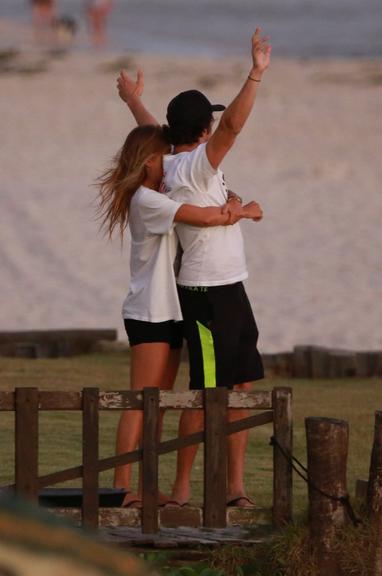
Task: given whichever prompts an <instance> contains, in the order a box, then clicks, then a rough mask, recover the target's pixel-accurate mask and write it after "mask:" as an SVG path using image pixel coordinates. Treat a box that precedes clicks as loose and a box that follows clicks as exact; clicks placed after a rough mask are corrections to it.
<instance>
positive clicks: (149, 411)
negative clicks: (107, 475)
mask: <svg viewBox="0 0 382 576" xmlns="http://www.w3.org/2000/svg"><path fill="white" fill-rule="evenodd" d="M158 432H159V389H158V388H145V389H144V390H143V441H142V446H143V456H142V533H143V534H153V533H155V532H158Z"/></svg>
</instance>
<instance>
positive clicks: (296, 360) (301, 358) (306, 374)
mask: <svg viewBox="0 0 382 576" xmlns="http://www.w3.org/2000/svg"><path fill="white" fill-rule="evenodd" d="M311 352H312V346H295V347H294V349H293V376H294V377H295V378H311V377H312V354H311Z"/></svg>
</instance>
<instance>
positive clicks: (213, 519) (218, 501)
mask: <svg viewBox="0 0 382 576" xmlns="http://www.w3.org/2000/svg"><path fill="white" fill-rule="evenodd" d="M227 406H228V390H227V389H226V388H207V389H206V390H205V391H204V409H205V412H204V428H205V438H204V505H203V510H204V514H203V525H204V526H205V527H206V528H225V527H226V525H227V511H226V494H227V436H226V431H227Z"/></svg>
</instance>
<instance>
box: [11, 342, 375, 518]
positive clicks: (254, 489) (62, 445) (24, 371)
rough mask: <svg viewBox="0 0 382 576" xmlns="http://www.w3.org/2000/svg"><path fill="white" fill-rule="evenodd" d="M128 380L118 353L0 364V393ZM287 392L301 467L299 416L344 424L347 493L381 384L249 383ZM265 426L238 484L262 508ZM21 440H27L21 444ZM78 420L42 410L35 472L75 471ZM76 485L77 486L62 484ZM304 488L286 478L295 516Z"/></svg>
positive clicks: (115, 385) (106, 426) (110, 420)
mask: <svg viewBox="0 0 382 576" xmlns="http://www.w3.org/2000/svg"><path fill="white" fill-rule="evenodd" d="M187 370H188V366H187V365H186V364H182V366H181V369H180V372H179V374H178V379H177V383H176V389H178V390H179V389H186V388H187ZM128 379H129V359H128V356H127V355H126V354H125V353H110V354H95V355H91V356H77V357H74V358H60V359H54V360H53V359H52V360H29V359H13V358H0V382H1V390H12V389H13V388H15V387H16V386H37V387H38V388H40V389H42V390H80V389H81V388H83V387H87V386H95V387H99V388H100V389H101V390H123V389H126V387H127V385H128ZM280 385H282V386H291V387H292V388H293V416H294V446H295V455H296V456H297V458H299V459H301V460H302V462H304V463H305V462H306V444H305V429H304V418H305V417H307V416H329V417H335V418H341V419H344V420H347V421H348V422H349V424H350V447H349V460H348V485H349V490H350V493H351V494H353V493H354V485H355V481H356V479H357V478H359V477H367V475H368V467H369V459H370V451H371V442H372V436H373V426H374V412H375V410H378V409H379V410H381V409H382V380H381V379H365V380H359V379H347V380H297V379H296V380H282V381H280V380H278V379H277V380H276V379H267V380H264V381H263V382H260V383H258V384H256V385H255V388H257V389H259V390H266V389H268V390H269V389H272V388H273V387H274V386H280ZM118 417H119V413H118V412H112V413H110V412H109V413H106V412H101V444H100V454H101V457H106V456H111V455H113V454H114V443H115V431H116V426H117V422H118ZM178 418H179V412H173V411H171V412H168V413H167V414H166V416H165V435H164V436H165V438H166V439H167V438H172V437H175V436H176V432H177V423H178ZM13 427H14V416H13V414H12V413H8V412H0V462H1V466H0V485H4V484H8V483H11V482H13V480H14V478H13V475H14V472H13V468H14V437H13ZM271 434H272V427H271V425H266V426H262V427H259V428H256V429H254V430H252V431H251V436H250V444H249V448H248V455H247V467H246V485H247V488H248V493H249V494H250V495H251V496H253V497H254V498H255V499H256V501H257V503H258V504H259V505H263V506H270V504H271V496H272V448H271V447H270V446H269V438H270V436H271ZM26 441H27V440H26ZM81 442H82V440H81V420H80V414H79V413H70V412H49V413H48V412H43V413H41V414H40V470H39V471H40V474H45V473H49V472H53V471H55V470H60V469H62V468H67V467H70V466H75V465H78V464H79V463H80V462H81V448H82V446H81ZM175 458H176V455H175V453H172V454H169V455H166V456H162V457H161V460H160V485H161V489H162V490H163V491H164V492H169V491H170V489H171V483H172V481H173V478H174V469H175ZM100 483H101V484H102V485H103V486H111V485H112V472H106V473H103V474H102V475H101V480H100ZM192 483H193V484H192V487H193V501H195V502H200V501H201V495H202V486H203V478H202V450H199V454H198V457H197V460H196V463H195V466H194V471H193V477H192ZM66 485H67V486H75V485H80V484H79V482H78V481H77V482H73V483H68V484H66ZM306 504H307V490H306V486H305V484H304V482H303V481H302V480H300V478H298V477H297V476H295V478H294V507H295V512H296V513H301V512H303V511H304V510H305V508H306Z"/></svg>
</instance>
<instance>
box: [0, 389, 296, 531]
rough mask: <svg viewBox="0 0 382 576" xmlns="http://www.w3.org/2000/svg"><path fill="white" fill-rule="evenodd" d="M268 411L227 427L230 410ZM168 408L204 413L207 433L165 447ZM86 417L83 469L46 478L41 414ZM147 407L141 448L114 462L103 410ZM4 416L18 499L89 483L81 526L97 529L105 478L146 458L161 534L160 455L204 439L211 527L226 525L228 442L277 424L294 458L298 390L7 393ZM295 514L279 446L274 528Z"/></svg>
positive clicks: (148, 492)
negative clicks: (10, 430) (161, 434)
mask: <svg viewBox="0 0 382 576" xmlns="http://www.w3.org/2000/svg"><path fill="white" fill-rule="evenodd" d="M243 408H246V409H249V410H255V411H261V412H260V413H256V414H254V415H252V416H249V417H247V418H244V419H241V420H237V421H234V422H230V423H229V422H227V410H228V409H243ZM162 409H167V410H184V409H186V410H187V409H204V410H205V430H204V431H202V432H197V433H195V434H192V435H189V436H186V437H182V438H175V439H171V440H166V441H164V442H158V440H157V430H158V419H159V412H160V410H162ZM50 410H68V411H81V412H82V423H83V425H82V428H83V435H82V437H83V457H82V464H81V465H78V466H75V467H71V468H67V469H65V470H61V471H59V472H53V473H50V474H46V475H43V476H39V472H38V443H39V432H38V420H39V412H40V411H50ZM100 410H143V422H144V425H143V441H142V448H141V449H139V450H135V451H133V452H129V453H125V454H119V455H117V456H112V457H108V458H102V459H100V458H99V453H98V446H99V411H100ZM0 411H14V412H15V416H16V417H15V451H16V454H15V484H14V485H13V486H12V487H13V488H14V489H15V491H16V493H17V494H20V495H22V496H23V497H26V498H28V499H30V500H32V501H36V502H37V500H38V495H39V492H40V490H42V489H43V488H46V487H48V486H52V485H56V484H58V483H62V482H66V481H68V480H75V479H78V478H82V486H83V498H82V524H83V525H84V526H87V527H91V528H96V527H97V526H98V520H99V473H100V472H102V471H105V470H109V469H113V468H115V467H116V466H121V465H124V464H128V463H134V462H138V461H142V466H143V486H142V516H141V518H142V531H143V532H144V533H155V532H156V531H157V530H158V463H159V456H160V455H162V454H166V453H168V452H172V451H174V450H178V449H179V448H182V447H185V446H190V445H193V444H197V443H201V442H204V444H205V450H204V506H203V509H204V514H203V522H204V526H205V527H211V528H213V527H216V528H219V527H224V526H225V525H226V504H225V499H224V498H221V495H222V494H226V437H227V435H230V434H234V433H236V432H239V431H242V430H245V429H248V428H253V427H256V426H261V425H263V424H267V423H271V422H272V423H273V436H274V437H275V438H276V440H277V442H278V443H279V445H281V446H283V447H284V449H285V450H286V451H287V452H288V453H290V454H291V453H292V448H293V446H292V392H291V389H290V388H285V387H278V388H274V389H273V390H272V392H267V391H265V392H262V391H258V392H249V393H239V392H228V391H227V390H226V389H221V388H219V389H210V390H206V391H204V392H182V393H177V392H164V391H161V392H160V391H159V390H158V389H157V388H145V389H144V390H143V391H142V392H103V391H99V390H98V389H97V388H84V389H83V390H82V392H47V391H40V390H38V389H37V388H16V389H15V391H13V392H0ZM291 516H292V466H291V463H290V461H288V459H286V458H285V457H284V456H283V455H282V453H281V452H280V451H279V450H277V449H276V448H275V447H274V448H273V507H272V517H273V524H274V526H275V527H276V528H278V527H281V526H282V525H284V524H285V523H287V522H288V521H290V520H291Z"/></svg>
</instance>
